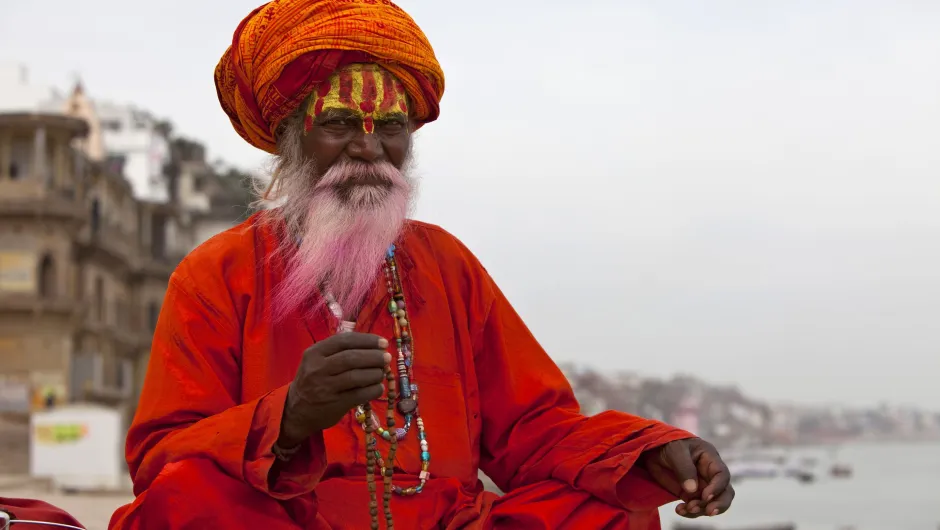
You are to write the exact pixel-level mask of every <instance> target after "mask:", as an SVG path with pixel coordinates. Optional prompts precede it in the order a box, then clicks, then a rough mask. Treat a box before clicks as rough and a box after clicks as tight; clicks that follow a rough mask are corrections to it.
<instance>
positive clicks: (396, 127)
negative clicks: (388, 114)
mask: <svg viewBox="0 0 940 530" xmlns="http://www.w3.org/2000/svg"><path fill="white" fill-rule="evenodd" d="M404 126H405V124H404V123H402V122H400V121H397V120H389V121H383V122H381V123H379V127H381V128H382V130H383V131H387V132H396V131H400V130H401V129H402V128H403V127H404Z"/></svg>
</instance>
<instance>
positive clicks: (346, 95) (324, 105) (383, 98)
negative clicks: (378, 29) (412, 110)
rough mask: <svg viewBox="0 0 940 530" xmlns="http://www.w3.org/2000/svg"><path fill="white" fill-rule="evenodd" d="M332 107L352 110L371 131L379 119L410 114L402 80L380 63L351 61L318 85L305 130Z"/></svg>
mask: <svg viewBox="0 0 940 530" xmlns="http://www.w3.org/2000/svg"><path fill="white" fill-rule="evenodd" d="M329 110H343V111H352V113H353V116H355V117H357V118H359V119H360V120H361V121H362V128H363V130H364V131H365V132H366V133H367V134H371V133H373V132H374V131H375V122H376V121H379V122H381V121H383V120H387V119H389V118H391V117H393V116H394V117H400V116H405V117H407V116H408V97H407V94H406V92H405V87H404V86H403V85H402V84H401V81H399V80H398V79H396V78H395V76H393V75H392V74H391V73H390V72H389V71H388V70H385V69H384V68H382V67H381V66H379V65H377V64H351V65H349V66H346V67H344V68H342V69H340V70H338V71H337V72H335V73H334V74H333V75H332V76H330V78H329V79H327V80H326V81H324V82H322V83H320V84H319V86H317V89H316V91H315V92H314V95H313V97H312V98H310V103H309V105H308V107H307V116H306V118H305V119H304V129H305V130H306V131H307V132H309V131H310V129H311V128H313V122H314V120H315V119H317V117H318V116H320V115H321V114H323V113H324V112H326V111H329Z"/></svg>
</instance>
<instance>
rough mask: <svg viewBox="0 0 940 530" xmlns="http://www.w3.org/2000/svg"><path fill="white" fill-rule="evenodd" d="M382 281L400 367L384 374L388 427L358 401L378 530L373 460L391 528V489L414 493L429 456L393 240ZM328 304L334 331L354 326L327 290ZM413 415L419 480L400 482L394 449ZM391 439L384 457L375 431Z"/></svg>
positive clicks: (425, 472) (372, 509) (420, 486)
mask: <svg viewBox="0 0 940 530" xmlns="http://www.w3.org/2000/svg"><path fill="white" fill-rule="evenodd" d="M384 270H385V284H386V288H387V290H388V294H389V303H388V312H389V315H390V316H391V317H392V322H393V323H394V330H395V346H396V349H397V350H398V357H397V362H396V367H397V369H398V378H397V381H396V377H395V373H394V372H393V371H392V369H391V366H386V367H385V379H386V386H387V396H386V401H387V403H388V411H387V413H386V422H385V425H386V429H383V428H382V427H381V426H380V425H379V421H378V418H376V416H375V413H374V412H373V411H372V405H371V404H370V403H364V404H362V405H360V406H358V407H356V421H357V422H358V423H359V425H360V427H362V429H363V430H364V431H365V434H366V484H367V487H368V489H369V514H370V516H371V518H372V525H371V526H372V528H373V529H374V530H378V528H379V516H378V498H377V486H376V483H375V472H376V464H378V468H379V472H380V474H381V476H382V483H383V493H382V500H383V501H384V502H383V503H382V504H383V506H384V508H385V510H384V511H385V522H386V526H387V528H389V529H393V528H394V526H395V523H394V521H393V518H392V508H391V498H392V493H395V494H396V495H402V496H410V495H417V494H418V493H421V491H422V490H423V489H424V485H425V484H426V483H427V481H428V478H430V472H429V471H428V469H429V467H430V462H431V452H430V450H429V449H428V441H427V433H426V432H425V430H424V420H422V419H421V415H420V413H419V411H418V385H416V384H415V383H414V382H413V381H414V373H413V370H412V368H413V365H414V342H413V339H412V334H411V323H410V322H409V320H408V313H407V310H406V308H405V305H406V304H405V294H404V289H403V288H402V282H401V278H400V276H399V274H398V266H397V264H396V262H395V245H392V246H390V247H389V248H388V252H387V253H386V256H385V267H384ZM326 300H327V305H328V306H329V308H330V311H331V312H332V313H333V315H334V316H335V317H336V318H337V321H338V322H339V325H338V327H337V333H346V332H349V331H352V330H353V329H355V323H353V322H348V321H345V320H344V319H343V316H344V315H343V310H342V308H341V307H340V306H339V304H338V303H337V302H336V300H335V298H333V296H331V295H330V294H329V293H327V295H326ZM396 408H397V409H398V411H399V412H400V413H401V415H402V416H403V417H404V419H405V423H404V425H403V426H402V427H399V428H395V424H396V420H395V409H396ZM412 421H414V424H415V425H417V427H418V444H419V446H420V448H421V471H420V473H419V475H418V480H419V482H418V485H417V486H410V487H407V488H402V487H401V486H398V485H395V484H393V483H392V474H393V469H394V466H395V453H396V451H397V450H398V441H399V440H403V439H404V438H405V436H406V435H407V434H408V432H409V431H410V429H411V425H412ZM376 433H378V436H381V437H382V439H384V440H385V441H387V442H389V448H388V456H387V457H386V458H385V461H384V462H383V459H382V453H380V452H379V449H378V440H377V437H376Z"/></svg>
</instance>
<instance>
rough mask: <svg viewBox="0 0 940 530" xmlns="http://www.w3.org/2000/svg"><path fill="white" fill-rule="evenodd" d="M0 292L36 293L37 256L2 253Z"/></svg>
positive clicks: (0, 261) (24, 253)
mask: <svg viewBox="0 0 940 530" xmlns="http://www.w3.org/2000/svg"><path fill="white" fill-rule="evenodd" d="M0 291H7V292H14V293H31V292H35V291H36V255H35V254H34V253H32V252H0Z"/></svg>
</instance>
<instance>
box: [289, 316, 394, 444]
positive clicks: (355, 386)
mask: <svg viewBox="0 0 940 530" xmlns="http://www.w3.org/2000/svg"><path fill="white" fill-rule="evenodd" d="M386 348H388V341H387V340H386V339H383V338H382V337H379V336H378V335H369V334H365V333H355V332H351V333H340V334H337V335H333V336H332V337H330V338H328V339H326V340H324V341H321V342H318V343H316V344H314V345H313V346H311V347H309V348H307V350H306V351H304V354H303V359H302V360H301V362H300V368H298V370H297V375H296V376H294V381H293V382H291V384H290V389H289V390H288V392H287V402H286V403H285V404H284V416H283V419H282V420H281V435H280V437H279V438H278V446H279V447H281V448H284V449H290V448H293V447H296V446H297V445H300V443H301V442H303V441H304V440H305V439H307V438H308V437H309V436H310V435H312V434H313V433H315V432H316V431H321V430H324V429H327V428H329V427H332V426H333V425H336V423H338V422H339V420H340V419H342V417H343V415H344V414H346V413H347V412H349V411H350V410H351V409H353V408H354V407H356V406H357V405H361V404H363V403H366V402H369V401H372V400H373V399H378V398H380V397H382V394H383V392H384V387H383V385H382V383H383V381H385V366H386V365H388V364H389V363H390V362H391V360H392V356H391V354H389V353H388V352H386V351H385V349H386Z"/></svg>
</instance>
